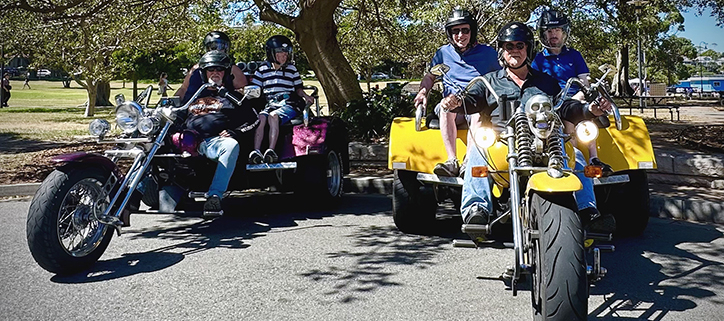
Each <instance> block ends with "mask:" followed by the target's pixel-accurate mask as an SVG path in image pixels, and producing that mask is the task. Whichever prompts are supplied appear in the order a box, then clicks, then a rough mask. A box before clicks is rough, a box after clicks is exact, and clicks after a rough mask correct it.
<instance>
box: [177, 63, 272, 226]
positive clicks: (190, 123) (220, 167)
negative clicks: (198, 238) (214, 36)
mask: <svg viewBox="0 0 724 321" xmlns="http://www.w3.org/2000/svg"><path fill="white" fill-rule="evenodd" d="M199 68H200V69H201V72H202V75H203V78H204V79H203V81H204V83H213V84H215V85H216V87H212V88H213V89H212V88H207V89H206V90H204V91H203V92H202V93H201V95H200V96H201V97H202V98H199V99H197V100H196V101H195V102H194V103H192V104H191V106H189V116H188V118H187V119H186V123H185V127H186V129H188V130H192V131H194V132H196V133H198V134H199V136H200V138H202V139H203V140H202V141H201V143H200V144H199V148H198V152H199V153H200V154H203V155H205V156H206V157H208V158H209V159H211V160H213V161H216V162H217V166H216V173H215V174H214V179H213V180H212V182H211V186H210V187H209V191H208V192H207V193H206V197H207V199H206V203H205V204H204V216H214V215H215V214H216V213H220V211H221V198H222V197H223V195H224V192H226V189H227V187H228V186H229V180H230V179H231V175H232V174H233V173H234V168H235V167H236V160H237V158H238V157H239V143H238V142H237V141H236V139H234V137H235V136H237V135H238V134H239V132H249V131H250V130H251V129H253V128H254V127H255V126H256V125H257V124H258V118H257V117H258V116H257V114H256V111H254V110H253V109H252V108H251V107H250V106H236V105H234V103H233V102H231V101H230V99H227V98H224V97H222V96H220V95H218V93H217V91H219V92H220V91H222V90H226V89H225V88H231V89H230V90H226V94H227V95H234V96H235V98H236V100H239V98H240V97H236V95H239V94H238V93H237V92H236V91H234V90H233V88H234V84H233V77H229V75H231V59H230V58H229V56H228V55H227V54H226V53H224V52H222V51H217V50H214V51H209V52H207V53H206V54H204V56H203V57H201V60H200V61H199ZM216 215H218V214H216Z"/></svg>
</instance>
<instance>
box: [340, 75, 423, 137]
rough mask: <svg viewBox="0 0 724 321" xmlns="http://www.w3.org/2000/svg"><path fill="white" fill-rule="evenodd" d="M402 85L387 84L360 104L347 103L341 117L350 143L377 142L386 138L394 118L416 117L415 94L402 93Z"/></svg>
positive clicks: (367, 96) (365, 95)
mask: <svg viewBox="0 0 724 321" xmlns="http://www.w3.org/2000/svg"><path fill="white" fill-rule="evenodd" d="M406 84H407V83H403V84H395V85H393V84H392V83H390V84H388V85H387V87H385V88H384V89H382V90H374V89H373V90H372V91H370V92H369V93H365V94H364V98H363V99H361V100H355V101H351V102H349V103H347V108H345V110H343V111H342V112H341V114H340V117H341V118H342V119H343V120H344V121H345V122H347V126H348V127H349V135H350V140H355V141H364V142H370V141H379V140H386V139H387V138H389V132H390V124H391V123H392V120H393V119H394V118H395V117H412V116H414V114H415V104H414V102H413V99H414V98H415V96H414V94H409V93H406V92H403V91H402V88H403V87H404V86H405V85H406Z"/></svg>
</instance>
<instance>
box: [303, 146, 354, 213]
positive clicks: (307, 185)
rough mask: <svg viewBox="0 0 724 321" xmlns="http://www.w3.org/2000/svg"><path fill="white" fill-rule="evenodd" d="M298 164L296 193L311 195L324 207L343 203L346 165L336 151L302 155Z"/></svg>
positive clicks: (304, 195) (305, 195)
mask: <svg viewBox="0 0 724 321" xmlns="http://www.w3.org/2000/svg"><path fill="white" fill-rule="evenodd" d="M297 166H298V167H297V173H296V178H295V179H296V183H295V187H294V193H295V194H298V195H302V196H303V197H310V198H311V199H312V200H314V201H315V202H317V205H319V206H322V207H334V206H337V205H339V204H340V203H341V201H342V195H343V194H344V165H343V162H342V159H341V158H340V157H339V154H338V153H337V152H336V151H334V150H330V151H329V152H327V153H326V154H325V155H314V156H311V155H310V156H304V157H301V158H299V160H298V161H297Z"/></svg>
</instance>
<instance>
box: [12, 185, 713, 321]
mask: <svg viewBox="0 0 724 321" xmlns="http://www.w3.org/2000/svg"><path fill="white" fill-rule="evenodd" d="M292 200H293V199H292V198H291V197H290V196H286V195H264V196H255V197H253V198H247V199H241V200H236V201H235V202H234V203H233V205H234V208H235V210H232V211H229V212H231V213H229V214H232V215H229V216H227V217H224V218H222V219H219V220H216V221H203V220H201V219H200V218H195V217H175V216H169V215H135V216H133V217H132V223H133V226H132V227H130V228H127V229H126V230H125V234H124V235H122V236H121V237H114V239H113V240H112V241H111V244H110V246H109V248H108V250H107V251H106V253H105V254H104V255H103V257H101V259H100V261H99V262H98V263H97V264H96V265H94V266H93V268H92V269H91V270H90V271H87V272H84V273H80V274H77V275H74V276H69V277H59V276H56V275H53V274H51V273H48V272H46V271H45V270H42V269H41V268H40V267H39V266H38V265H37V264H36V263H35V262H34V261H33V259H32V257H31V255H30V253H29V251H28V246H27V243H26V239H25V216H26V213H27V210H28V207H29V201H28V200H14V201H4V202H0V219H2V223H1V224H0V231H1V232H0V244H2V246H0V319H2V320H61V319H62V320H91V319H92V320H119V319H127V320H286V319H288V320H529V319H531V315H530V314H531V310H530V306H529V302H530V293H529V292H528V291H525V290H524V291H521V292H519V294H518V296H517V297H514V296H513V295H512V293H511V291H509V290H507V289H506V287H505V285H504V284H503V282H502V281H500V280H499V279H497V277H498V275H499V274H500V273H501V272H502V271H503V269H504V267H505V266H506V265H508V264H510V262H511V260H512V250H510V249H506V248H502V247H498V248H486V249H481V250H473V249H454V248H452V246H451V242H452V240H453V239H455V238H462V237H463V235H462V234H460V233H458V232H457V231H456V229H455V224H450V223H453V222H452V221H449V222H442V223H441V224H440V229H441V233H440V235H438V236H416V235H406V234H402V233H400V232H399V231H397V230H396V229H395V227H394V224H393V222H392V218H391V214H390V213H391V202H390V199H389V198H388V197H386V196H382V195H348V196H346V197H345V200H344V203H343V205H342V206H341V207H340V208H339V209H337V210H335V211H322V212H320V211H311V210H298V209H297V208H298V206H297V205H296V204H295V202H294V201H292ZM272 207H274V208H275V209H273V210H266V209H269V208H272ZM261 208H266V209H265V210H259V209H261ZM244 209H255V210H244ZM723 235H724V227H723V226H717V225H711V224H696V223H689V222H682V221H671V220H662V219H652V220H651V223H650V225H649V228H648V229H647V231H646V233H645V235H644V236H642V237H639V238H635V239H626V240H619V241H616V242H615V245H616V247H617V251H616V252H614V253H610V254H604V266H605V267H607V268H608V271H609V275H608V276H607V277H606V278H605V279H603V280H602V281H600V282H599V283H597V284H596V285H595V287H593V288H592V289H591V296H590V299H589V311H590V315H589V319H591V320H619V319H644V320H724V314H723V313H722V311H723V310H724V257H723V256H722V255H721V253H724V251H723V250H724V237H723Z"/></svg>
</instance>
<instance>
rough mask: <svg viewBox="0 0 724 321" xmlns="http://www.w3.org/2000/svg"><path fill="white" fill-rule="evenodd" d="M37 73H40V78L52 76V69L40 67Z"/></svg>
mask: <svg viewBox="0 0 724 321" xmlns="http://www.w3.org/2000/svg"><path fill="white" fill-rule="evenodd" d="M36 74H37V75H38V78H45V77H50V70H48V69H38V72H37V73H36Z"/></svg>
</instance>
